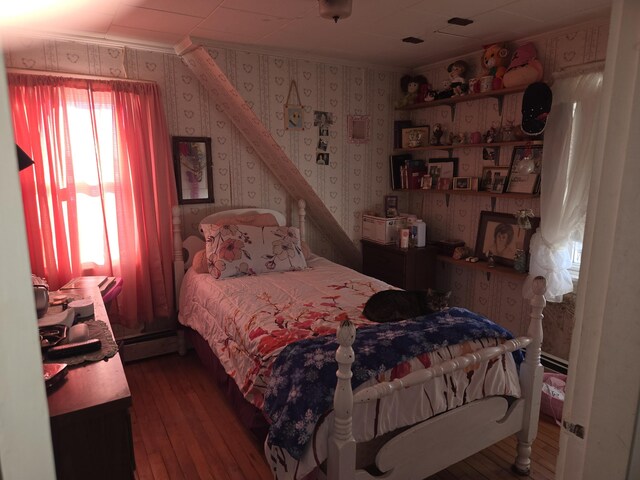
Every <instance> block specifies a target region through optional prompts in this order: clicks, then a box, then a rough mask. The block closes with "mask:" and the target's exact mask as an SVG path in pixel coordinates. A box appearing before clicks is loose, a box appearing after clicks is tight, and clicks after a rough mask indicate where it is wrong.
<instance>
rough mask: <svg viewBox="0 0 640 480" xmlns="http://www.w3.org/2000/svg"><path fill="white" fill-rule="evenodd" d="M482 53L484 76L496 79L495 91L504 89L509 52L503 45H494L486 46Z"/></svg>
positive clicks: (494, 83)
mask: <svg viewBox="0 0 640 480" xmlns="http://www.w3.org/2000/svg"><path fill="white" fill-rule="evenodd" d="M483 48H484V52H482V59H481V62H480V64H481V67H482V75H484V76H491V77H493V78H494V82H493V87H492V88H493V90H496V89H498V88H502V77H503V76H504V74H505V72H506V71H507V67H506V65H507V62H508V59H507V56H508V55H509V51H508V50H507V49H506V48H505V46H504V44H502V43H493V44H491V45H485V46H484V47H483Z"/></svg>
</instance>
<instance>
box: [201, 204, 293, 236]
mask: <svg viewBox="0 0 640 480" xmlns="http://www.w3.org/2000/svg"><path fill="white" fill-rule="evenodd" d="M268 214H271V215H273V217H274V219H275V222H276V223H275V225H280V226H284V225H286V224H287V219H286V218H285V216H284V215H283V214H282V213H280V212H278V211H276V210H270V209H268V208H235V209H232V210H222V211H220V212H216V213H212V214H211V215H207V216H206V217H204V218H203V219H202V220H200V232H202V226H203V225H206V224H210V223H212V224H213V223H220V221H221V220H224V221H225V222H226V223H229V224H233V225H239V224H241V225H255V224H258V226H267V225H266V223H267V221H266V218H267V215H268ZM234 217H240V218H235V219H234ZM250 217H254V218H253V219H251V218H250Z"/></svg>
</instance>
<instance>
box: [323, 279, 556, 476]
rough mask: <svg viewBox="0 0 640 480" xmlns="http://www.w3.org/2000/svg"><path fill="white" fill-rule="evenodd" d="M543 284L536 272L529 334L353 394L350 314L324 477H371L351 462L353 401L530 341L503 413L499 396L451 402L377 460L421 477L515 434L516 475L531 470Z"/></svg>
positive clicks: (395, 471)
mask: <svg viewBox="0 0 640 480" xmlns="http://www.w3.org/2000/svg"><path fill="white" fill-rule="evenodd" d="M545 290H546V281H545V279H544V278H543V277H536V279H535V280H534V282H533V291H534V296H533V298H532V299H531V302H530V303H531V320H530V323H529V329H528V331H527V336H526V337H519V338H516V339H514V340H509V341H507V342H505V343H504V344H502V345H500V346H497V347H489V348H485V349H482V350H478V351H476V352H473V353H470V354H466V355H463V356H461V357H457V358H454V359H451V360H448V361H446V362H443V363H442V364H440V365H436V366H433V367H430V368H427V369H425V370H421V371H418V372H414V373H412V374H409V375H407V376H406V377H404V378H402V379H396V380H393V381H391V382H383V383H380V384H377V385H375V386H372V387H369V388H366V389H364V390H361V391H360V392H358V393H357V394H356V395H354V393H353V391H352V389H351V377H352V372H351V365H352V364H353V361H354V351H353V348H352V345H353V342H354V340H355V334H356V329H355V326H354V325H353V324H352V323H351V322H349V321H348V320H347V321H345V322H343V323H342V325H341V326H340V329H339V331H338V342H339V344H340V346H339V347H338V350H337V352H336V360H337V362H338V371H337V373H336V376H337V378H338V381H337V386H336V392H335V395H334V423H333V428H332V429H331V433H330V435H329V439H328V453H329V457H328V462H327V478H329V479H331V480H347V479H349V480H351V479H355V478H357V479H373V478H376V477H374V476H372V475H370V474H369V473H367V472H366V471H364V470H356V442H355V440H354V438H353V433H352V414H353V407H354V404H356V403H363V402H371V401H376V400H377V399H379V398H382V397H384V396H387V395H393V394H394V392H395V391H398V390H400V389H403V388H408V387H410V386H412V385H417V384H421V383H425V382H429V381H430V380H431V379H433V378H435V377H440V376H443V375H445V374H449V373H452V372H454V371H456V370H460V369H464V368H467V367H470V366H473V365H477V364H480V363H482V362H485V361H488V360H491V359H493V358H497V357H499V356H500V355H503V354H504V353H508V352H513V351H514V350H517V349H519V348H522V347H524V346H526V347H527V355H526V358H525V361H524V363H523V364H522V365H521V367H520V387H521V391H522V396H521V398H520V399H519V400H517V401H515V402H514V403H513V404H512V405H511V406H510V407H509V408H508V410H506V414H504V413H502V414H500V413H499V412H500V404H501V401H504V400H503V399H501V398H487V399H483V400H479V401H475V402H472V403H470V404H468V405H464V406H462V407H459V408H456V409H455V410H452V411H450V412H447V413H446V414H442V415H439V416H437V417H434V418H433V419H430V420H428V421H425V422H421V423H419V424H417V425H415V426H413V427H411V428H409V429H407V430H404V431H403V432H402V433H400V434H399V435H397V436H395V437H393V438H392V439H391V440H389V441H387V442H386V443H385V444H384V445H383V446H382V447H381V448H380V449H379V450H378V452H377V454H376V455H375V466H376V468H377V469H378V470H380V471H381V472H384V478H385V479H388V480H391V479H398V480H400V479H402V480H410V479H421V478H425V477H427V476H429V475H431V474H433V473H436V472H438V471H440V470H442V469H443V468H446V467H447V466H448V465H451V464H453V463H456V462H458V461H460V460H463V459H464V458H466V457H468V456H470V455H472V454H474V453H476V452H478V451H480V450H482V449H484V448H486V447H488V446H489V445H492V444H493V443H495V442H498V441H500V440H502V439H503V438H505V437H508V436H509V435H513V434H517V436H518V451H517V455H516V459H515V463H514V470H515V471H516V473H519V474H521V475H526V474H528V473H529V469H530V462H531V461H530V457H531V445H532V443H533V440H534V439H535V437H536V433H537V428H538V415H539V411H540V393H541V388H542V374H543V368H542V365H540V348H541V345H542V336H543V332H542V318H543V315H542V310H543V308H544V306H545V304H546V301H545V299H544V292H545ZM502 412H504V410H502ZM434 439H435V440H434Z"/></svg>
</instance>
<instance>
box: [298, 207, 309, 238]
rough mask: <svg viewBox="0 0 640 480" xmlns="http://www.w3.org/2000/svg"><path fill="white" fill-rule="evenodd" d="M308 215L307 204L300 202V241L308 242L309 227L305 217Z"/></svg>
mask: <svg viewBox="0 0 640 480" xmlns="http://www.w3.org/2000/svg"><path fill="white" fill-rule="evenodd" d="M306 215H307V202H305V201H304V200H302V199H300V200H298V228H299V229H300V240H304V241H305V242H306V241H307V227H306V224H305V217H306Z"/></svg>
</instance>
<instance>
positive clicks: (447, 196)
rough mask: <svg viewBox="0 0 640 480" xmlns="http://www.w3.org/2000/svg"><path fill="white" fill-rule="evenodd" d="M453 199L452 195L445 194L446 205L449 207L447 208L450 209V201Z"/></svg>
mask: <svg viewBox="0 0 640 480" xmlns="http://www.w3.org/2000/svg"><path fill="white" fill-rule="evenodd" d="M450 198H451V194H449V193H445V194H444V203H445V204H446V205H447V208H449V199H450Z"/></svg>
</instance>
